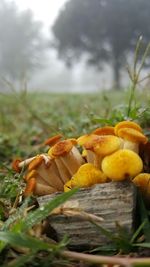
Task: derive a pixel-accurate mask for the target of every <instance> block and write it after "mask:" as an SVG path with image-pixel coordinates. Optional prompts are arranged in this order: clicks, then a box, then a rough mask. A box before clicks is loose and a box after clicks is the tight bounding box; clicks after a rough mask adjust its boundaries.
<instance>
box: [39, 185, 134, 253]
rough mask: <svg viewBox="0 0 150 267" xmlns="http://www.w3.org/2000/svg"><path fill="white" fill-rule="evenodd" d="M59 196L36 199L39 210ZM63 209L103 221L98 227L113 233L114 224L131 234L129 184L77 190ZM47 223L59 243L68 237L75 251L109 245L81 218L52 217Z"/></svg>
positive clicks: (132, 221)
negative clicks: (78, 211) (67, 208)
mask: <svg viewBox="0 0 150 267" xmlns="http://www.w3.org/2000/svg"><path fill="white" fill-rule="evenodd" d="M58 194H60V193H55V194H51V195H48V196H43V197H39V198H38V202H39V204H40V206H42V205H43V204H44V203H47V202H48V201H50V200H51V199H53V198H54V197H55V196H56V195H58ZM65 206H66V207H70V208H71V207H75V208H76V209H77V208H79V210H81V211H84V212H86V213H89V214H93V215H96V216H98V217H100V218H102V219H103V221H101V222H98V224H99V225H101V226H102V227H104V228H105V229H107V230H109V231H111V232H112V233H115V232H117V231H116V222H117V223H118V224H119V225H120V226H122V227H124V228H125V229H126V231H127V232H128V233H131V232H132V230H133V223H134V218H135V207H136V189H135V187H134V185H133V184H132V183H129V182H110V183H104V184H97V185H94V186H93V187H91V188H83V189H80V190H79V191H78V192H77V193H76V194H75V195H74V196H72V197H71V198H70V200H69V201H67V202H66V203H65ZM49 222H50V225H51V226H52V228H53V229H54V230H55V231H56V233H57V237H58V240H61V239H62V238H63V237H64V235H67V236H68V237H69V240H70V246H71V247H74V248H83V247H84V248H87V247H88V248H89V247H90V248H94V247H97V246H102V245H105V244H107V243H110V240H109V239H107V238H106V236H104V235H103V234H102V233H101V231H100V230H99V229H98V228H97V227H96V226H95V225H93V224H92V223H91V222H90V221H88V220H85V219H84V218H82V217H81V216H72V215H70V216H68V215H60V214H59V215H51V216H49Z"/></svg>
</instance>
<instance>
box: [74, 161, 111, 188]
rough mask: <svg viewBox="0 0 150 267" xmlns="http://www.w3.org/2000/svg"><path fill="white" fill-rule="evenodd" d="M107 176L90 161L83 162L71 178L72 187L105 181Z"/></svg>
mask: <svg viewBox="0 0 150 267" xmlns="http://www.w3.org/2000/svg"><path fill="white" fill-rule="evenodd" d="M106 181H107V176H106V175H105V174H104V173H102V171H100V170H99V169H98V168H96V167H95V166H94V165H93V164H91V163H85V164H83V165H82V166H81V167H80V168H79V169H78V171H77V173H76V174H75V175H74V176H73V177H72V178H71V182H70V183H71V186H72V187H76V186H77V187H89V186H92V185H94V184H99V183H105V182H106Z"/></svg>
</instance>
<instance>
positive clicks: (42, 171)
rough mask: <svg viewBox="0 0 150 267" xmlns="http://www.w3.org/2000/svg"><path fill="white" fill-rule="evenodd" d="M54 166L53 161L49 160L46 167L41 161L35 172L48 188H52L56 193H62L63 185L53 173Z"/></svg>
mask: <svg viewBox="0 0 150 267" xmlns="http://www.w3.org/2000/svg"><path fill="white" fill-rule="evenodd" d="M54 164H55V163H54V160H51V161H50V164H49V166H46V165H45V162H44V161H43V162H42V163H41V164H40V165H39V166H38V168H37V169H36V170H37V172H38V174H39V175H40V176H41V177H42V178H43V180H44V181H45V182H46V183H48V185H49V186H54V187H55V188H56V189H57V190H58V191H63V183H62V181H61V178H60V176H58V175H57V173H56V172H55V166H54Z"/></svg>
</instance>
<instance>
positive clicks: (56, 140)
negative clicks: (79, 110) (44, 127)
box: [44, 134, 63, 146]
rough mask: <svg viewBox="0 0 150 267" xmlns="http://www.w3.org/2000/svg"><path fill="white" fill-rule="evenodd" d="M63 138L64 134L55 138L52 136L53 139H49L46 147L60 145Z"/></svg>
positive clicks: (45, 143)
mask: <svg viewBox="0 0 150 267" xmlns="http://www.w3.org/2000/svg"><path fill="white" fill-rule="evenodd" d="M62 137H63V136H62V134H57V135H55V136H52V137H50V138H48V139H47V140H46V141H45V142H44V145H48V146H53V145H55V144H56V143H58V142H59V141H60V139H61V138H62Z"/></svg>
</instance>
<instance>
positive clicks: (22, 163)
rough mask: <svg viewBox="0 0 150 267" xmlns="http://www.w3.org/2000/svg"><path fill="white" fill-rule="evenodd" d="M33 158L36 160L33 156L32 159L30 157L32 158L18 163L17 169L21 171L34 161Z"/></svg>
mask: <svg viewBox="0 0 150 267" xmlns="http://www.w3.org/2000/svg"><path fill="white" fill-rule="evenodd" d="M35 158H36V156H34V157H32V158H29V159H25V160H23V161H21V162H19V164H18V167H19V168H20V169H22V168H23V167H27V166H28V165H29V164H30V163H31V161H32V160H33V159H35Z"/></svg>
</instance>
